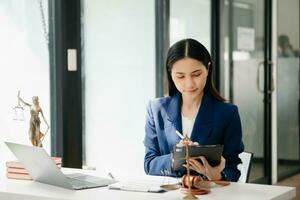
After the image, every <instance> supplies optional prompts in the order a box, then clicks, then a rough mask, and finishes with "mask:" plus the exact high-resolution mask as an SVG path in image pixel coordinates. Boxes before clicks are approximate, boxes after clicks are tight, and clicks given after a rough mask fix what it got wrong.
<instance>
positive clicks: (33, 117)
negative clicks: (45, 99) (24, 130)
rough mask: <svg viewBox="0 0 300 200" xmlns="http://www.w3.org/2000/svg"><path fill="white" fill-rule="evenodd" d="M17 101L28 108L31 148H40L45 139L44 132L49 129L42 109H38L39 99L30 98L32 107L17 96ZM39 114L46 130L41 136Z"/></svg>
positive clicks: (35, 97)
mask: <svg viewBox="0 0 300 200" xmlns="http://www.w3.org/2000/svg"><path fill="white" fill-rule="evenodd" d="M18 98H19V100H20V101H21V102H22V103H23V104H24V105H26V106H28V107H29V108H30V127H29V139H30V141H31V143H32V145H33V146H39V147H42V146H43V145H42V140H43V138H44V137H45V134H46V132H47V131H48V129H49V124H48V122H47V121H46V119H45V117H44V114H43V111H42V108H41V107H40V103H39V98H38V97H37V96H33V97H32V103H33V105H31V104H29V103H27V102H25V101H24V100H23V99H22V98H21V97H20V94H18ZM40 113H41V115H42V117H43V120H44V122H45V123H46V125H47V130H46V132H45V134H43V133H42V132H41V130H40V125H41V120H40V118H39V114H40Z"/></svg>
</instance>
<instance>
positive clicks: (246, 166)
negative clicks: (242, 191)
mask: <svg viewBox="0 0 300 200" xmlns="http://www.w3.org/2000/svg"><path fill="white" fill-rule="evenodd" d="M239 157H240V159H241V160H242V163H241V164H239V165H238V169H239V170H240V171H241V176H240V178H239V180H238V183H248V180H249V174H250V168H251V160H252V157H253V153H251V152H246V151H245V152H242V153H240V154H239Z"/></svg>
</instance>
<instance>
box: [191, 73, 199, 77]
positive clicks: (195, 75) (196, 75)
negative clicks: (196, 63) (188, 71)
mask: <svg viewBox="0 0 300 200" xmlns="http://www.w3.org/2000/svg"><path fill="white" fill-rule="evenodd" d="M200 75H201V73H198V74H193V76H194V77H198V76H200Z"/></svg>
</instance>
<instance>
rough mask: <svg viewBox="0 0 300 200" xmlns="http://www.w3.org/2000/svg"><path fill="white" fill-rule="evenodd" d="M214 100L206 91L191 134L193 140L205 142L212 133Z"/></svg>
mask: <svg viewBox="0 0 300 200" xmlns="http://www.w3.org/2000/svg"><path fill="white" fill-rule="evenodd" d="M212 101H213V100H212V99H211V97H210V96H209V95H208V94H206V93H204V95H203V99H202V103H201V106H200V108H199V111H198V114H197V116H196V120H195V123H194V127H193V130H192V134H191V140H192V141H194V142H198V143H199V144H204V143H205V141H206V140H207V138H209V136H210V134H211V129H212V128H211V126H212V120H213V119H212V117H213V102H212Z"/></svg>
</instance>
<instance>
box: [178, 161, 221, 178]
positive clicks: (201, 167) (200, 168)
mask: <svg viewBox="0 0 300 200" xmlns="http://www.w3.org/2000/svg"><path fill="white" fill-rule="evenodd" d="M200 159H201V161H202V163H203V164H201V163H200V162H198V161H197V160H195V159H192V158H190V159H189V160H188V162H189V165H190V169H191V170H194V171H196V172H198V173H200V174H203V175H205V176H206V177H207V178H208V179H209V180H214V181H216V180H221V179H222V176H221V172H222V171H223V169H224V168H225V162H226V160H225V158H224V157H223V156H222V157H221V162H220V164H219V165H217V166H215V167H212V166H210V164H209V163H208V162H207V160H206V158H205V157H204V156H201V157H200ZM184 167H187V165H184Z"/></svg>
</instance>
